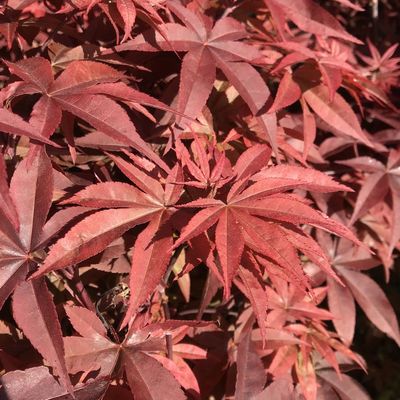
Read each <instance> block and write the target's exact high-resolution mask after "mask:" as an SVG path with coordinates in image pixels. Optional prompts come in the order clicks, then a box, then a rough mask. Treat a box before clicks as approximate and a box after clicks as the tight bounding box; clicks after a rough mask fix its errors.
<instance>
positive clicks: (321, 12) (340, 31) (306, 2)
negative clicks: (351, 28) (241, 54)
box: [264, 0, 360, 43]
mask: <svg viewBox="0 0 400 400" xmlns="http://www.w3.org/2000/svg"><path fill="white" fill-rule="evenodd" d="M264 1H265V3H266V4H267V6H268V7H269V9H270V11H271V14H272V16H273V17H274V20H276V22H278V23H279V28H280V32H283V31H284V29H285V27H284V22H285V19H290V20H291V21H293V22H294V23H295V24H296V25H297V26H298V27H299V28H300V29H302V30H304V31H306V32H309V33H313V34H315V35H317V36H322V37H326V36H331V37H337V38H340V39H344V40H348V41H350V42H354V43H360V41H359V40H358V39H357V38H355V37H354V36H352V35H350V34H349V33H347V32H346V31H345V29H344V28H343V27H342V26H341V25H340V23H339V21H338V20H337V19H336V18H335V17H334V16H333V15H331V14H329V12H328V11H326V10H325V9H324V8H322V7H321V6H320V5H318V4H317V3H315V2H314V1H312V0H300V1H298V2H297V3H293V2H291V1H288V0H264ZM347 3H349V2H347Z"/></svg>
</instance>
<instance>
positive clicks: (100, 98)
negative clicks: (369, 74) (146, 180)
mask: <svg viewBox="0 0 400 400" xmlns="http://www.w3.org/2000/svg"><path fill="white" fill-rule="evenodd" d="M6 64H7V66H8V67H9V69H10V71H11V72H12V73H13V74H15V75H17V76H18V77H19V78H20V79H22V80H23V81H24V83H23V84H21V83H17V85H14V86H12V87H11V91H10V94H9V95H10V96H11V95H12V96H18V95H23V94H35V93H40V94H42V96H41V97H40V99H39V100H38V101H37V102H36V103H35V105H34V106H33V110H32V113H31V117H30V121H29V122H30V124H31V125H32V127H34V128H35V131H36V132H37V136H39V137H43V138H44V139H48V138H49V137H50V136H51V135H52V134H53V132H54V131H55V129H56V128H57V127H58V126H59V125H60V123H61V118H62V112H63V111H67V112H69V113H71V114H73V115H75V116H77V117H79V118H81V119H83V120H84V121H86V122H88V123H89V124H90V125H92V126H93V127H94V128H96V129H97V130H99V131H101V132H103V133H104V134H106V135H108V136H110V137H111V138H113V139H116V140H118V141H119V142H122V143H124V144H127V145H129V146H132V147H133V148H134V149H136V150H137V151H139V153H141V154H143V155H145V156H146V157H148V158H149V159H151V160H153V161H155V162H156V163H158V164H159V165H161V166H163V167H164V168H166V170H168V167H167V166H166V165H165V163H164V162H163V161H162V160H161V159H160V158H159V157H158V156H157V155H156V154H155V153H154V152H153V151H152V150H151V148H150V147H149V146H148V144H147V143H146V142H145V141H144V140H143V139H142V138H141V137H140V136H139V134H138V133H137V132H136V129H135V126H134V125H133V123H132V121H131V120H130V118H129V116H128V115H127V113H126V112H125V110H124V109H123V108H122V107H121V106H120V105H119V104H118V103H117V102H115V101H114V100H113V99H114V98H115V99H119V100H121V101H124V102H126V103H128V105H130V106H132V107H133V108H135V105H136V106H137V105H138V104H139V103H141V104H148V105H150V104H152V105H153V106H155V107H161V108H165V107H166V106H165V107H164V105H163V104H162V103H161V102H159V101H157V100H156V99H153V98H152V97H150V96H148V95H146V94H144V93H140V92H138V91H137V90H135V89H133V88H131V87H129V86H127V85H125V84H124V83H123V82H117V81H118V80H120V79H122V78H123V74H122V73H121V72H118V71H117V70H115V69H114V68H111V67H109V66H108V65H105V64H102V63H99V62H95V61H74V62H72V63H70V64H69V65H68V66H67V68H66V69H65V70H64V71H63V72H62V73H61V74H60V75H59V76H58V78H57V79H56V80H54V76H53V72H52V69H51V64H50V62H49V61H48V60H46V59H44V58H41V57H35V58H29V59H25V60H21V61H18V62H16V63H11V62H6ZM7 89H9V90H10V88H7ZM167 108H168V107H167ZM0 111H2V110H0ZM2 112H4V111H2ZM0 129H2V126H1V123H0ZM6 131H7V130H6ZM12 133H13V132H12ZM16 133H17V132H16ZM33 138H34V139H35V137H33ZM42 141H43V140H42Z"/></svg>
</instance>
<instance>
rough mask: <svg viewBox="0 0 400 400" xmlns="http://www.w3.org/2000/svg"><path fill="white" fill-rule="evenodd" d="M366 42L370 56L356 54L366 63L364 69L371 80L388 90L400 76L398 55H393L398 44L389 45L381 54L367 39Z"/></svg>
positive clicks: (399, 58)
mask: <svg viewBox="0 0 400 400" xmlns="http://www.w3.org/2000/svg"><path fill="white" fill-rule="evenodd" d="M367 43H368V48H369V52H370V54H371V57H368V56H365V55H363V54H360V53H359V54H358V56H359V57H360V58H361V59H362V60H363V61H364V62H365V63H366V64H367V67H366V70H367V71H368V72H367V73H368V75H369V76H370V79H371V80H372V82H374V83H377V84H378V86H380V87H381V88H382V89H383V90H384V91H386V92H389V91H390V89H391V87H392V86H395V85H396V84H397V82H398V79H399V76H400V57H393V56H394V54H395V52H396V50H397V47H398V44H394V45H392V46H390V47H389V48H388V49H387V50H386V51H385V53H384V54H382V55H381V54H380V53H379V51H378V49H377V48H376V47H375V46H374V45H373V43H371V41H370V40H369V39H367Z"/></svg>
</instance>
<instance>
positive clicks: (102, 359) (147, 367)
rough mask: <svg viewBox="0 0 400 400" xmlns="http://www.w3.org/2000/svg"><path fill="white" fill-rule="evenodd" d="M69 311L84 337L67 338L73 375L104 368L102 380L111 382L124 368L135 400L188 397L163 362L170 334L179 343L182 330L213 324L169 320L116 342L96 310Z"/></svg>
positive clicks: (136, 331) (129, 334)
mask: <svg viewBox="0 0 400 400" xmlns="http://www.w3.org/2000/svg"><path fill="white" fill-rule="evenodd" d="M66 311H67V315H68V317H69V319H70V321H71V323H72V326H73V327H74V329H75V330H76V331H77V332H78V333H79V334H80V335H81V337H79V336H69V337H65V338H64V343H65V349H66V362H67V366H68V370H69V372H70V373H73V374H74V373H77V372H81V371H84V372H89V371H93V370H98V369H100V377H105V376H108V377H109V378H110V379H111V378H114V377H115V376H118V375H120V369H123V370H124V371H125V374H126V377H127V380H128V383H129V386H130V388H131V391H132V393H133V395H134V396H135V399H138V400H156V399H166V400H167V399H171V400H177V399H182V400H183V399H185V398H186V396H185V395H184V394H183V391H182V390H181V388H180V384H179V383H178V381H177V380H176V379H175V378H174V375H173V373H172V372H170V370H169V369H168V368H165V367H164V366H163V364H162V363H161V362H160V361H159V357H161V354H162V353H164V354H165V353H166V351H167V349H166V339H165V337H166V335H170V336H171V339H172V340H173V342H175V343H177V342H178V341H179V340H180V338H182V337H183V336H184V334H183V335H182V329H185V328H189V327H201V326H204V325H209V323H205V322H202V321H176V320H168V321H165V322H160V323H155V324H150V325H147V326H143V327H141V328H131V329H130V330H129V332H128V334H127V335H126V337H125V339H124V340H123V341H122V343H115V342H113V341H111V340H110V339H109V338H108V337H107V331H106V329H105V327H104V326H103V324H102V322H101V321H100V319H99V318H98V317H97V315H96V314H95V313H93V312H92V311H90V310H87V309H85V308H82V307H66ZM164 365H165V364H164ZM171 369H173V368H171Z"/></svg>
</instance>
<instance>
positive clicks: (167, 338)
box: [163, 302, 174, 360]
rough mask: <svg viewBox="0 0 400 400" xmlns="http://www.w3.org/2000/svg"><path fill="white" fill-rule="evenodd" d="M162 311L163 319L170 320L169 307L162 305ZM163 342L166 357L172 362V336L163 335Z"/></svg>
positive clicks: (168, 334)
mask: <svg viewBox="0 0 400 400" xmlns="http://www.w3.org/2000/svg"><path fill="white" fill-rule="evenodd" d="M163 310H164V315H165V319H167V320H168V319H171V314H170V312H169V307H168V303H166V302H165V303H163ZM165 342H166V345H167V357H168V358H169V359H170V360H172V357H173V351H174V350H173V348H172V346H173V343H172V336H171V334H170V333H167V334H166V335H165Z"/></svg>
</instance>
